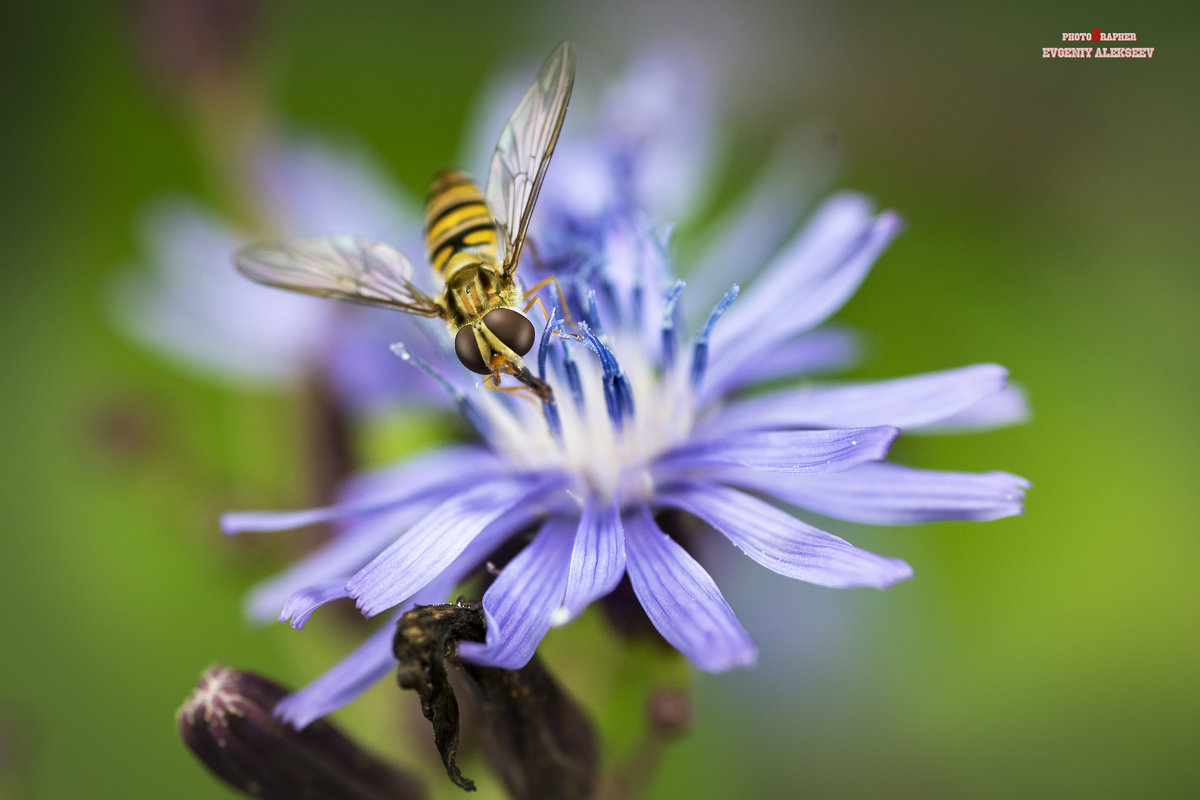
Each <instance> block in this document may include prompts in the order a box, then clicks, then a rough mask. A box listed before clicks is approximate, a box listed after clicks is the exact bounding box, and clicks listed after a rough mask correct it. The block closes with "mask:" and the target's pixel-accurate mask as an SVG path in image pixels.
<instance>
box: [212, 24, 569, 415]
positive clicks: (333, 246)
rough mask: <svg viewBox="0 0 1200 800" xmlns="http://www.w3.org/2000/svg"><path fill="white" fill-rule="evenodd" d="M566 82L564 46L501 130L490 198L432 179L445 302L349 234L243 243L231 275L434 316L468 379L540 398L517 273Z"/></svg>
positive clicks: (470, 186)
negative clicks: (514, 385) (483, 378)
mask: <svg viewBox="0 0 1200 800" xmlns="http://www.w3.org/2000/svg"><path fill="white" fill-rule="evenodd" d="M574 82H575V53H574V50H573V49H572V47H571V44H570V43H569V42H562V43H561V44H559V45H558V47H556V48H555V49H554V51H553V52H552V53H551V54H550V57H549V58H547V59H546V62H545V63H544V64H543V65H542V68H541V70H540V71H539V72H538V75H537V78H536V79H535V80H534V82H533V85H532V86H530V87H529V90H528V91H527V92H525V96H524V97H522V98H521V102H520V103H518V104H517V108H516V110H515V111H513V113H512V116H511V117H509V119H508V122H507V123H506V124H505V126H504V129H503V130H502V131H501V132H500V140H499V142H498V143H497V144H496V151H495V153H494V154H493V155H492V162H491V164H490V166H489V169H488V176H487V185H486V188H485V189H484V190H482V191H481V190H480V188H479V187H478V186H477V185H476V184H475V182H474V181H473V180H471V178H470V177H468V176H467V175H466V173H463V172H459V171H457V170H443V171H442V172H440V173H438V174H437V176H435V178H434V181H433V185H432V187H430V190H429V197H428V198H427V200H426V203H425V245H426V250H427V252H428V255H429V263H430V266H432V267H433V271H434V274H435V275H436V276H437V277H438V278H439V279H440V280H441V281H442V284H443V286H444V289H443V290H442V291H441V292H439V293H437V294H433V295H429V294H426V293H424V292H422V291H421V290H420V289H418V288H417V287H416V286H414V285H413V283H412V282H411V281H410V280H409V277H410V276H411V275H412V265H411V264H410V263H409V261H408V259H406V258H405V257H404V256H403V255H402V254H401V253H400V252H399V251H397V250H396V249H395V248H392V247H390V246H389V245H386V244H381V243H379V242H372V241H370V240H367V239H362V238H359V237H356V236H329V237H325V238H323V239H308V240H301V241H295V242H266V243H261V244H255V245H250V246H248V247H245V248H243V249H242V250H240V251H239V252H238V254H237V256H236V258H235V262H236V264H237V267H238V269H239V270H241V271H242V273H243V274H245V275H246V276H247V277H249V278H252V279H253V280H256V281H258V282H260V283H265V284H267V285H269V286H278V287H280V288H284V289H291V290H293V291H297V292H304V293H306V294H315V295H319V296H323V297H336V298H339V299H342V300H349V301H351V302H356V303H366V304H369V305H379V306H385V307H388V308H394V309H397V310H399V311H404V312H407V313H409V314H418V315H421V316H426V317H440V318H441V319H442V320H444V321H445V322H446V325H447V327H448V328H449V329H450V332H451V334H452V335H453V336H454V350H455V353H456V354H457V355H458V359H459V361H461V362H462V363H463V365H464V366H465V367H467V369H469V370H471V371H472V372H477V373H479V374H482V375H491V376H492V384H493V385H494V386H496V387H498V386H499V382H500V375H501V374H502V373H503V374H508V375H512V376H514V377H516V378H517V380H519V381H520V382H521V383H523V384H524V385H525V386H526V387H527V388H529V389H531V390H533V391H534V392H535V393H536V394H537V395H538V396H539V397H541V398H542V399H544V400H548V399H549V398H550V388H549V387H548V386H547V385H546V384H545V383H544V382H543V381H541V380H540V379H539V378H537V377H535V376H534V375H532V374H531V373H530V371H529V368H528V367H527V366H526V365H525V362H524V360H523V359H522V356H524V355H525V354H526V353H528V352H529V351H530V349H531V348H532V347H533V342H534V339H535V338H536V332H535V330H534V328H533V323H532V322H530V321H529V320H528V319H527V318H526V317H525V316H524V314H523V313H522V312H523V311H524V310H526V309H527V308H528V307H529V304H528V303H527V301H530V298H527V297H526V296H525V293H524V292H523V291H522V290H521V286H520V283H519V282H518V281H517V277H516V275H515V274H514V273H515V272H516V269H517V267H518V265H519V264H520V261H521V251H522V248H523V247H524V244H525V235H526V233H527V231H528V227H529V218H530V215H531V214H532V213H533V206H534V203H535V202H536V201H537V195H538V191H539V190H540V189H541V185H542V180H543V178H545V176H546V168H547V167H548V166H549V164H550V156H551V155H552V154H553V153H554V146H555V144H556V143H557V142H558V133H559V131H560V130H561V129H562V122H563V118H564V117H565V116H566V113H567V102H568V100H570V97H571V88H572V86H573V85H574ZM536 288H537V287H534V289H535V290H536ZM530 302H532V301H530Z"/></svg>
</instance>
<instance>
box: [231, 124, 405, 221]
mask: <svg viewBox="0 0 1200 800" xmlns="http://www.w3.org/2000/svg"><path fill="white" fill-rule="evenodd" d="M259 156H260V157H259V158H258V159H257V161H256V163H255V164H254V167H255V170H254V174H253V178H254V180H255V181H256V183H257V186H256V188H257V189H258V191H259V192H260V193H261V195H262V201H263V208H264V209H267V210H268V211H269V212H270V213H271V215H272V222H273V223H274V224H273V226H272V227H273V228H274V229H275V230H278V231H282V232H283V233H285V234H287V235H288V236H323V235H325V234H330V233H354V234H358V235H361V236H367V237H370V238H373V239H381V240H383V241H397V239H398V237H400V236H403V235H404V233H405V232H406V231H412V230H415V227H416V222H417V220H418V219H419V216H418V212H417V209H416V208H414V207H413V204H412V203H411V201H409V200H408V198H406V197H404V196H402V195H401V194H400V193H399V192H397V191H396V190H395V188H394V187H392V186H391V185H389V183H388V182H387V180H386V175H387V170H386V169H385V168H383V166H382V165H381V164H379V163H378V162H377V161H376V159H375V158H374V157H373V156H372V155H370V154H369V153H368V152H367V151H366V149H365V148H363V147H362V146H361V145H358V144H354V143H351V142H348V141H342V142H338V143H337V145H336V146H335V145H331V144H330V143H328V142H324V141H321V140H320V139H317V138H316V137H312V136H293V137H291V138H290V140H288V141H286V142H283V143H279V142H275V143H272V145H271V146H270V147H269V148H267V149H265V150H264V151H263V152H261V153H260V154H259Z"/></svg>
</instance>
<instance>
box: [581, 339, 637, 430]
mask: <svg viewBox="0 0 1200 800" xmlns="http://www.w3.org/2000/svg"><path fill="white" fill-rule="evenodd" d="M579 330H580V332H581V333H582V334H583V339H582V341H583V343H584V344H586V345H587V346H588V347H589V348H590V349H591V350H592V352H594V353H595V354H596V355H597V356H599V357H600V368H601V369H602V370H604V381H603V382H604V406H605V408H606V409H607V410H608V418H609V419H610V420H612V423H613V426H614V427H615V428H616V429H617V430H618V431H620V430H623V429H624V426H625V417H627V416H630V417H631V416H633V413H634V408H633V389H632V387H630V385H629V379H628V378H626V377H625V373H623V372H622V371H621V365H620V363H619V362H618V361H617V357H616V356H615V355H613V352H612V350H610V349H609V348H608V345H606V344H605V343H604V342H603V341H601V339H600V338H599V337H598V336H596V334H595V333H593V332H592V330H591V329H590V328H589V327H588V325H587V323H586V322H581V323H580V324H579Z"/></svg>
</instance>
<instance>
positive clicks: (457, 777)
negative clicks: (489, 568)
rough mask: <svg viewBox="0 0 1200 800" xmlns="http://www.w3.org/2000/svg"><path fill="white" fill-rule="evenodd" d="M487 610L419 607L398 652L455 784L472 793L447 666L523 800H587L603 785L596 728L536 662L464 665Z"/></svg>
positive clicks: (401, 629)
mask: <svg viewBox="0 0 1200 800" xmlns="http://www.w3.org/2000/svg"><path fill="white" fill-rule="evenodd" d="M485 633H486V625H485V621H484V616H483V611H482V610H481V609H480V608H479V607H478V606H474V605H466V604H454V605H440V606H424V607H421V608H416V609H414V610H412V611H410V612H408V613H407V614H405V615H404V616H403V617H401V618H400V622H399V625H398V626H397V629H396V639H395V642H394V645H393V646H394V652H395V655H396V659H397V660H398V661H399V662H400V667H399V676H398V677H399V682H400V686H401V688H405V689H414V690H416V692H417V694H418V695H419V696H420V698H421V710H422V712H423V713H424V714H425V717H426V718H427V719H428V720H429V721H430V722H431V723H432V724H433V729H434V743H435V744H436V745H437V747H438V751H439V752H440V753H441V754H442V760H443V762H444V763H445V765H446V772H447V773H448V774H449V776H450V779H451V780H452V781H454V783H455V784H457V785H458V786H460V787H462V788H463V789H466V790H467V791H471V790H473V789H474V788H475V784H474V782H472V781H470V780H468V779H467V778H465V777H463V775H462V773H460V772H459V770H458V766H457V764H456V763H455V759H456V757H457V751H458V738H459V730H458V726H459V715H458V701H457V699H456V698H455V695H454V689H453V687H452V686H451V685H450V682H449V680H448V674H447V669H446V668H447V664H450V665H451V667H452V668H456V669H458V670H460V671H461V674H462V675H463V676H465V678H466V681H465V683H466V685H467V686H468V687H469V690H470V693H471V695H472V698H473V699H474V700H475V702H476V705H477V706H478V710H479V724H480V728H481V730H480V739H481V741H482V745H483V750H484V753H485V755H486V756H487V759H488V762H489V763H490V764H491V766H492V768H493V769H494V770H495V771H496V772H497V773H498V774H499V775H500V777H501V779H502V780H503V781H504V783H505V786H506V787H507V788H508V791H509V794H511V795H512V796H513V797H514V798H516V799H517V800H583V798H587V797H591V796H592V793H593V790H594V788H595V784H596V760H597V758H596V740H595V736H594V733H593V730H592V725H591V722H590V721H589V720H588V718H587V715H586V714H585V713H584V712H583V710H582V709H581V708H580V707H579V706H578V705H577V704H576V703H575V701H574V700H573V699H571V697H570V696H569V695H568V694H567V693H566V692H565V691H563V689H562V687H561V686H559V684H558V682H557V681H555V680H554V678H553V677H552V676H551V675H550V673H549V672H547V671H546V668H545V667H544V666H543V665H542V663H541V661H540V660H539V659H538V657H537V656H534V657H533V660H531V661H530V662H529V663H528V664H526V665H525V666H524V667H522V668H521V669H516V670H506V669H497V668H494V667H480V666H476V665H474V664H469V663H460V662H459V661H458V659H457V658H456V652H457V649H456V647H455V644H456V643H457V642H459V641H462V640H466V641H474V642H482V641H484V639H485Z"/></svg>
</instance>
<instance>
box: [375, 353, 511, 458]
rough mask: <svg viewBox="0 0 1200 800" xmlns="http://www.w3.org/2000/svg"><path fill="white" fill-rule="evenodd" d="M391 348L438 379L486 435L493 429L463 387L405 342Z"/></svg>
mask: <svg viewBox="0 0 1200 800" xmlns="http://www.w3.org/2000/svg"><path fill="white" fill-rule="evenodd" d="M391 350H392V352H393V353H395V354H396V355H398V356H400V358H401V359H402V360H403V361H407V362H408V363H410V364H412V365H413V366H414V367H416V368H417V369H419V370H421V372H424V373H425V374H426V375H428V376H429V377H431V378H433V379H434V380H435V381H437V382H438V383H439V384H440V385H441V387H442V388H443V389H445V390H446V391H447V392H449V393H450V396H451V397H453V398H454V402H455V403H457V404H458V408H459V410H460V411H462V413H463V415H464V416H465V417H466V418H467V419H468V420H470V422H471V424H472V425H474V426H475V427H476V428H477V429H478V430H479V432H480V433H482V434H484V435H485V436H486V435H488V434H489V432H490V431H491V425H489V424H488V422H487V418H486V417H485V416H484V415H483V412H481V411H480V410H479V407H478V406H476V405H475V403H473V402H472V401H471V398H469V397H467V395H466V394H465V393H464V392H463V391H462V390H461V389H459V388H458V387H457V386H454V385H453V384H451V383H450V381H448V380H446V379H445V378H444V377H442V375H441V374H440V373H439V372H438V371H437V370H436V369H434V368H433V367H432V366H430V365H429V364H428V363H426V362H425V361H424V360H423V359H420V358H418V357H417V356H415V355H413V354H412V353H410V352H408V348H407V347H405V346H404V342H396V343H395V344H393V345H392V346H391Z"/></svg>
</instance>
